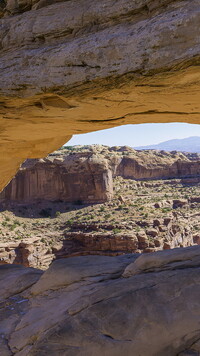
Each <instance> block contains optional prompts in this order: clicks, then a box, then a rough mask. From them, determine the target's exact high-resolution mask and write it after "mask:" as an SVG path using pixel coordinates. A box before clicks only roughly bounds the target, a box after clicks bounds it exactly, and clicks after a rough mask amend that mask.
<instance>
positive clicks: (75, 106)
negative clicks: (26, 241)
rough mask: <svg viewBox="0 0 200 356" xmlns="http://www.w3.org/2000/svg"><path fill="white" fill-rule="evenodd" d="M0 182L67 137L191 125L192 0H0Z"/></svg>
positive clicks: (199, 14)
mask: <svg viewBox="0 0 200 356" xmlns="http://www.w3.org/2000/svg"><path fill="white" fill-rule="evenodd" d="M0 17H1V19H0V63H1V64H0V70H1V88H0V118H1V121H0V145H1V157H0V167H1V175H0V187H1V188H3V186H5V184H7V183H8V181H9V180H10V179H11V177H12V176H13V175H14V174H15V172H16V169H17V168H19V166H20V164H21V163H22V162H23V161H24V160H25V159H26V158H39V157H44V156H46V155H47V153H49V152H50V151H53V150H55V149H56V148H58V147H59V146H61V145H62V144H63V143H64V142H66V141H67V140H68V139H69V138H70V136H71V135H72V134H77V133H84V132H89V131H94V130H99V129H105V128H109V127H113V126H117V125H122V124H126V123H142V122H169V121H176V122H178V121H185V122H190V123H199V115H200V94H199V82H200V71H199V53H200V27H199V20H200V4H199V1H198V0H193V1H192V6H191V1H189V0H184V1H175V0H174V1H173V0H172V1H169V0H161V1H155V0H139V1H129V0H125V1H124V0H117V1H112V0H108V1H106V2H99V1H97V0H95V1H94V0H78V1H75V0H71V1H53V2H52V1H51V0H49V1H48V0H47V1H46V0H40V1H31V0H30V1H28V0H27V1H26V0H24V1H21V0H16V1H13V0H9V1H7V2H5V1H2V2H1V8H0Z"/></svg>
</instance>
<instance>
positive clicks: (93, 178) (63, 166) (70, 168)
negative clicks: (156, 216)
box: [0, 154, 113, 204]
mask: <svg viewBox="0 0 200 356" xmlns="http://www.w3.org/2000/svg"><path fill="white" fill-rule="evenodd" d="M90 156H91V155H88V154H87V155H83V154H82V155H80V154H77V155H76V156H68V157H66V158H64V159H62V158H57V159H54V160H50V159H45V160H40V161H37V160H33V161H31V160H30V161H26V162H25V164H24V165H23V167H22V168H21V169H20V170H19V172H18V173H17V175H16V177H15V178H14V179H13V180H12V181H11V182H10V183H9V185H8V186H7V187H6V188H5V189H4V191H3V192H2V193H1V194H0V201H5V202H18V203H19V202H22V203H33V202H34V201H37V200H40V201H41V200H49V201H56V200H62V201H66V202H72V203H73V202H74V203H76V202H78V203H79V204H81V203H88V202H89V203H101V202H105V201H107V200H109V199H111V198H112V195H113V182H112V172H111V170H110V169H109V167H108V162H107V161H106V160H105V159H104V158H103V157H100V158H98V157H95V156H93V157H90Z"/></svg>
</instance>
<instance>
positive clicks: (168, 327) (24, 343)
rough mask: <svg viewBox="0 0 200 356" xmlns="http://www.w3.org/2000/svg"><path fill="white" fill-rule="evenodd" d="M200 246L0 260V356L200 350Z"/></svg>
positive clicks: (176, 354)
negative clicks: (43, 261) (30, 262)
mask: <svg viewBox="0 0 200 356" xmlns="http://www.w3.org/2000/svg"><path fill="white" fill-rule="evenodd" d="M199 261H200V247H190V248H186V249H176V250H173V251H162V252H159V253H156V254H155V253H153V254H149V255H146V254H145V255H141V256H139V257H138V256H137V255H125V256H118V257H105V256H104V257H103V256H99V257H98V256H87V257H75V258H73V259H72V258H69V259H63V260H59V261H56V262H54V263H53V264H52V265H51V267H50V268H49V269H48V270H47V271H46V272H45V273H44V274H42V272H41V271H39V270H36V269H32V268H24V267H22V266H15V265H5V266H0V281H1V285H3V286H4V288H1V292H0V301H1V310H0V316H1V317H0V333H1V338H0V354H1V355H2V356H12V355H13V356H14V355H16V356H38V355H40V356H45V355H48V356H55V355H56V356H57V355H58V356H64V355H65V356H72V355H73V356H83V355H90V356H102V355H104V356H121V355H123V354H126V355H127V356H132V355H134V356H140V355H142V356H155V355H158V356H161V355H162V356H169V355H170V356H183V355H194V356H198V355H199V352H200V331H199V317H200V316H199V310H200V301H199V294H200V262H199Z"/></svg>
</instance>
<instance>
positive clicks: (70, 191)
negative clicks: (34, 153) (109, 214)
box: [0, 145, 200, 203]
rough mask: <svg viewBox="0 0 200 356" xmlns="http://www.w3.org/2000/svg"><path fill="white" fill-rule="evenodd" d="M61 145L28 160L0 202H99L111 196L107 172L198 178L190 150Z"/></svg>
mask: <svg viewBox="0 0 200 356" xmlns="http://www.w3.org/2000/svg"><path fill="white" fill-rule="evenodd" d="M81 149H84V147H80V148H77V152H76V153H73V154H72V155H71V154H70V151H68V150H67V149H66V151H65V150H64V151H63V152H62V151H57V152H55V153H54V154H53V155H52V156H51V155H50V156H49V157H47V158H46V159H44V160H28V161H26V162H25V163H24V164H23V166H22V168H21V169H20V170H19V172H18V173H17V175H16V176H15V178H14V179H13V180H12V181H11V182H10V183H9V185H8V186H7V187H6V188H5V189H4V191H3V192H2V193H1V194H0V201H4V202H24V203H25V202H27V203H31V202H34V201H36V200H48V201H55V200H62V201H66V202H76V201H81V202H83V203H101V202H105V201H107V200H110V199H112V197H113V177H116V176H122V177H123V178H132V179H136V180H137V179H138V180H144V179H171V178H190V177H192V178H198V177H200V158H199V155H198V154H196V156H195V155H193V156H191V155H190V154H182V153H178V152H172V153H170V152H165V151H145V152H143V151H135V150H134V149H132V148H130V147H128V148H123V147H118V148H117V147H116V148H115V147H113V148H109V147H106V146H100V145H99V146H88V147H87V148H85V152H82V153H81V152H78V150H81Z"/></svg>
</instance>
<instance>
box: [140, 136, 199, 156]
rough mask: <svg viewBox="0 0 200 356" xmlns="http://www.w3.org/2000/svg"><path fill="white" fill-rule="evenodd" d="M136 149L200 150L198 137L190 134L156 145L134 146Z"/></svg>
mask: <svg viewBox="0 0 200 356" xmlns="http://www.w3.org/2000/svg"><path fill="white" fill-rule="evenodd" d="M134 148H135V149H136V150H164V151H182V152H198V153H199V152H200V137H199V136H192V137H188V138H183V139H175V140H169V141H165V142H161V143H158V144H156V145H148V146H140V147H134Z"/></svg>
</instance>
